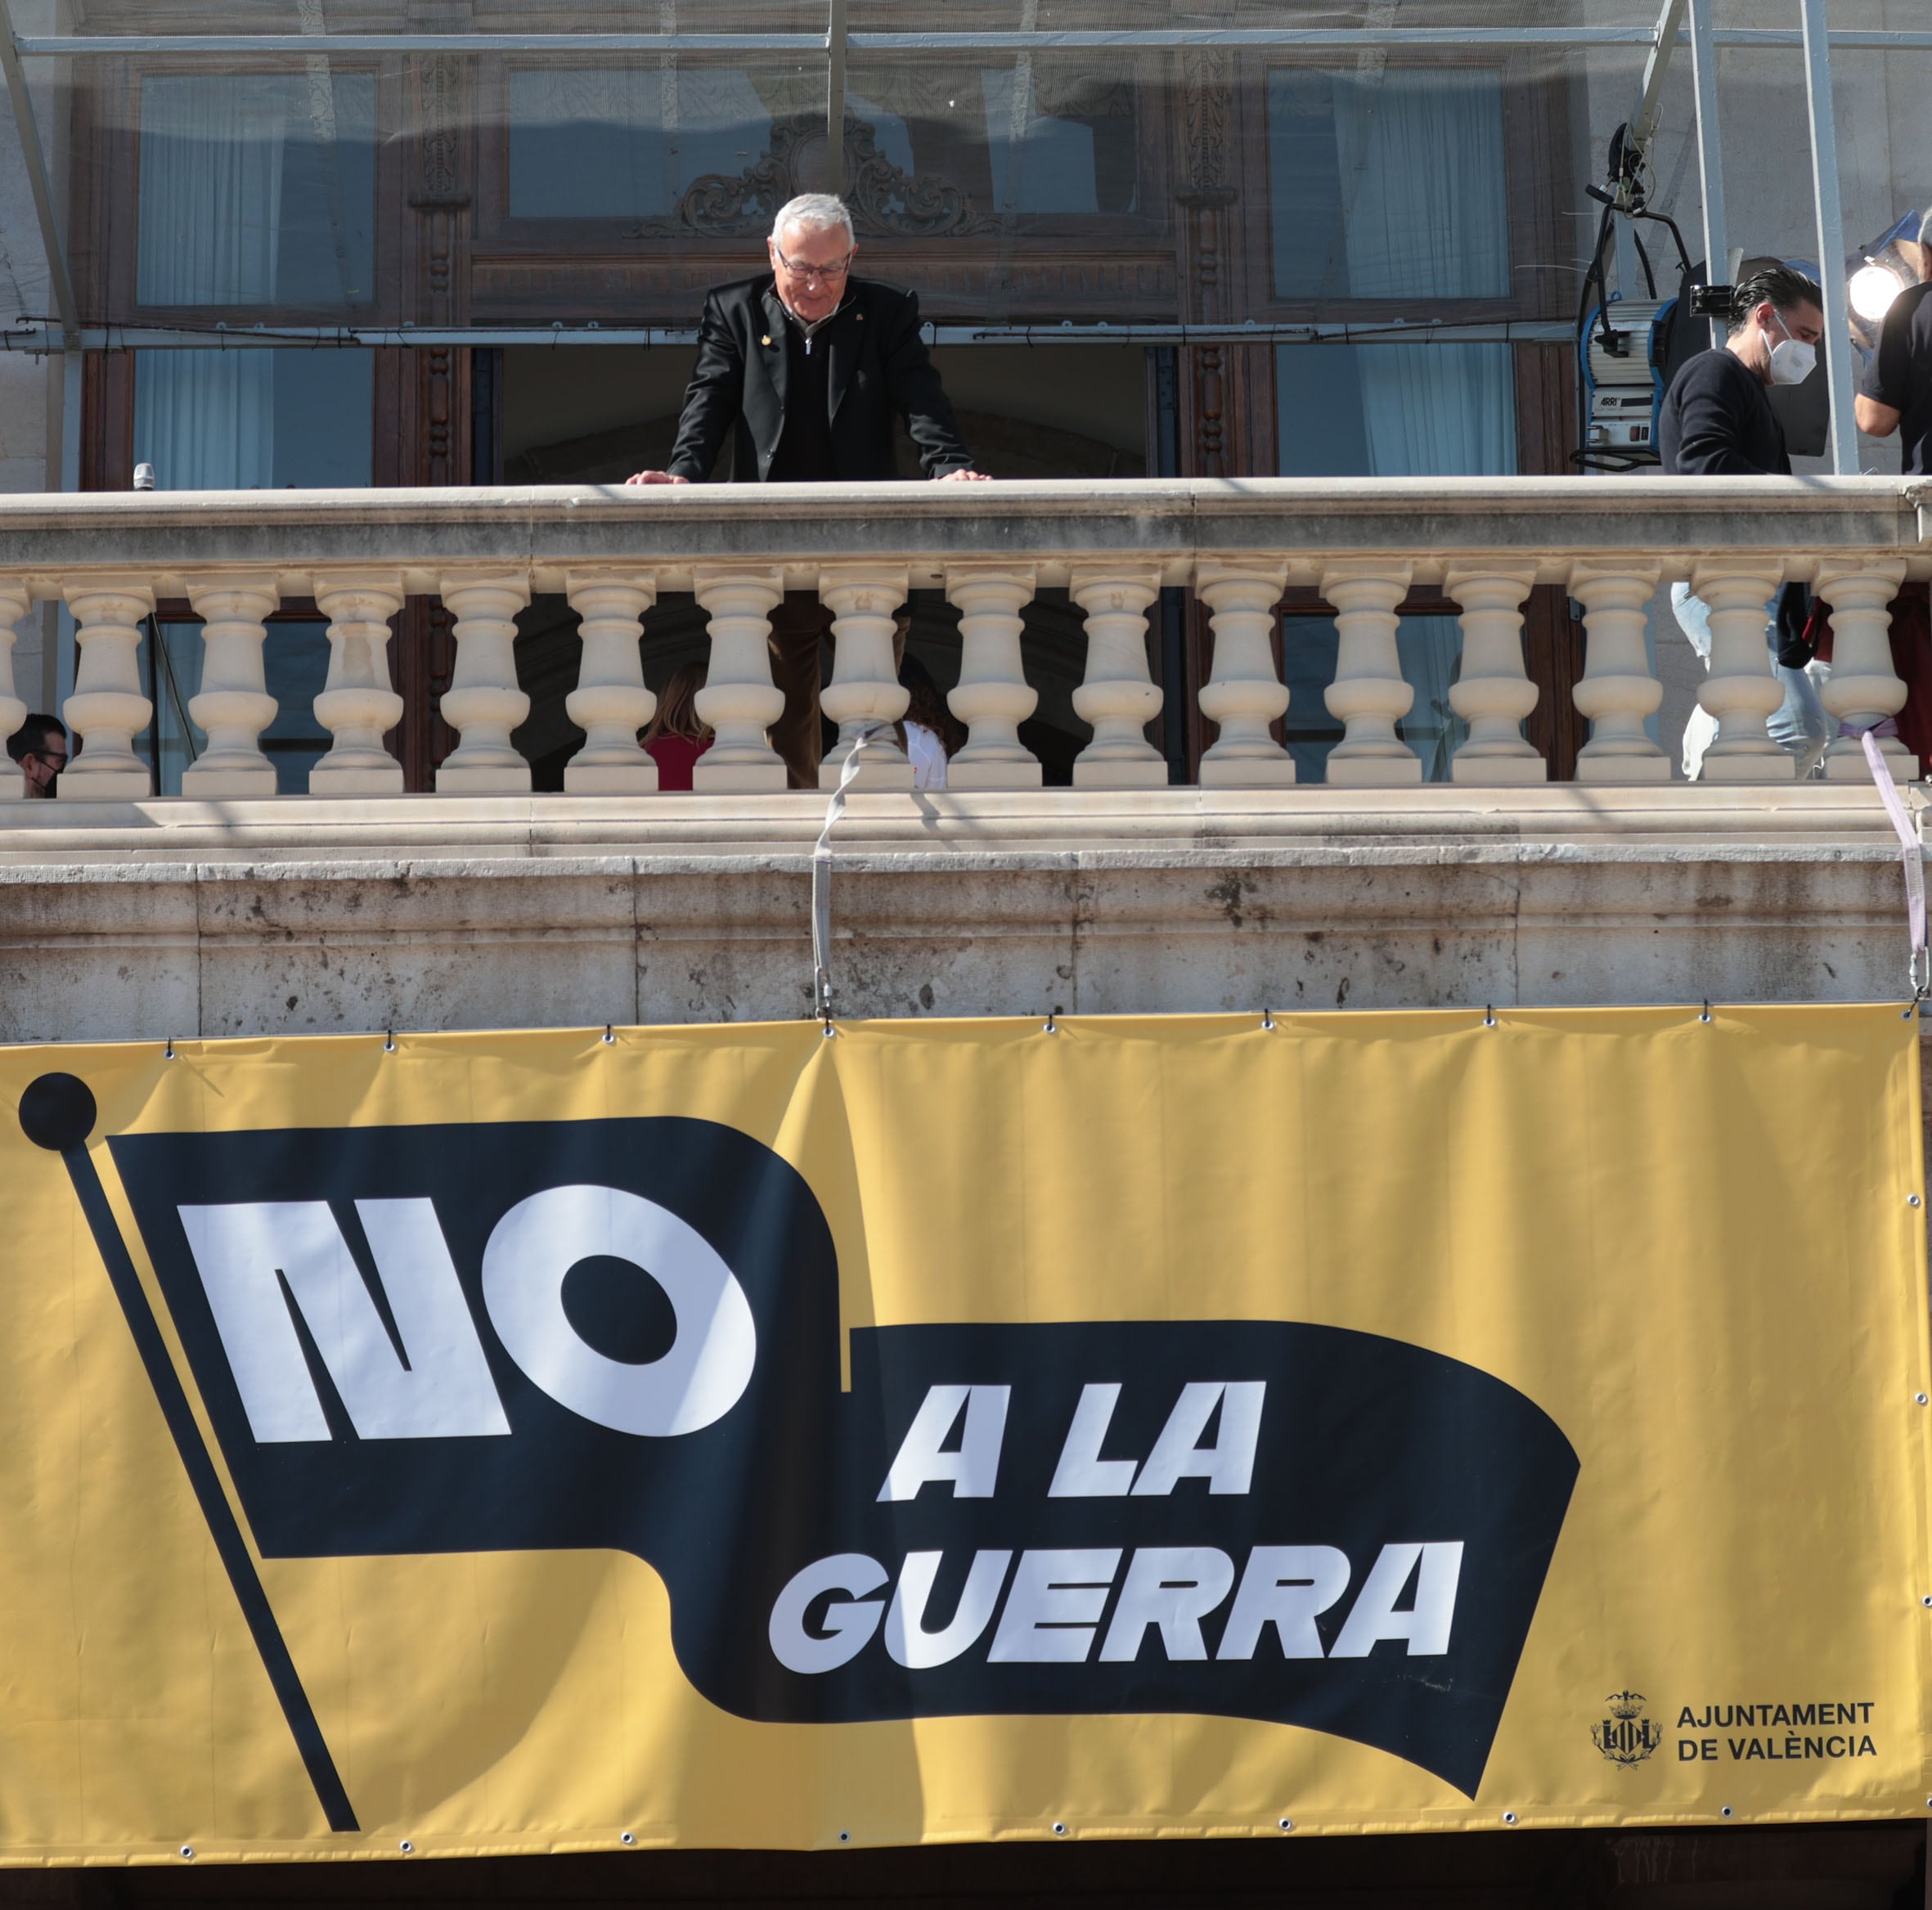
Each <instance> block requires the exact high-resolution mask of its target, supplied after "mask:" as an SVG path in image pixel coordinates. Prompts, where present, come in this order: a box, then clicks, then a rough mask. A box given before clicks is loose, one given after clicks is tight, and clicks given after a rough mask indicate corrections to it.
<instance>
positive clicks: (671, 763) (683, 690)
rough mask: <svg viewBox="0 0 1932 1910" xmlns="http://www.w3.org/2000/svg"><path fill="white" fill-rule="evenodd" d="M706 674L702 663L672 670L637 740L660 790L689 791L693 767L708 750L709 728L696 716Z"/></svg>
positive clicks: (687, 664)
mask: <svg viewBox="0 0 1932 1910" xmlns="http://www.w3.org/2000/svg"><path fill="white" fill-rule="evenodd" d="M705 674H706V672H705V667H704V665H703V664H702V663H681V664H680V665H679V666H678V667H677V668H676V669H675V670H673V671H672V672H671V681H669V682H668V683H667V684H666V685H664V694H663V695H662V696H660V697H659V698H658V713H657V714H656V715H655V716H654V717H652V718H651V720H650V722H649V725H648V726H647V727H646V728H645V730H644V732H643V733H642V735H640V736H639V738H638V741H639V742H640V743H641V744H643V745H644V748H645V754H646V755H648V756H649V757H650V759H651V761H652V762H654V763H655V764H656V765H657V766H658V788H659V789H690V786H691V770H692V768H693V766H694V765H695V763H696V762H697V761H698V758H699V757H701V756H702V755H703V753H705V751H706V750H708V748H710V747H711V726H710V725H709V724H708V723H704V722H702V721H699V716H698V692H699V690H702V689H703V687H704V679H705Z"/></svg>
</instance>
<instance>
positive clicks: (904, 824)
mask: <svg viewBox="0 0 1932 1910" xmlns="http://www.w3.org/2000/svg"><path fill="white" fill-rule="evenodd" d="M825 814H826V798H825V797H824V795H823V794H821V793H815V792H811V791H805V790H801V791H785V792H780V793H772V794H769V795H763V796H663V795H649V796H643V797H595V796H590V797H585V796H471V797H451V796H402V797H393V798H357V799H330V798H318V797H308V796H301V797H294V796H291V797H271V798H260V799H257V800H254V801H230V802H203V801H196V800H194V799H192V798H159V799H153V800H149V801H146V802H88V803H85V804H81V803H64V802H52V803H48V802H3V803H0V871H4V870H9V869H20V868H32V867H35V866H47V865H61V866H68V867H73V868H76V869H82V868H88V867H92V866H103V865H104V866H106V867H109V868H110V869H114V870H120V871H123V872H125V873H128V874H133V873H137V871H138V869H139V867H140V865H142V864H144V863H148V862H160V863H169V864H174V863H186V862H195V863H209V864H213V863H221V862H236V861H240V862H246V863H248V864H250V865H254V866H256V867H258V868H260V869H262V870H264V871H266V870H271V869H273V868H275V867H277V866H280V865H304V866H309V865H318V866H319V865H325V864H327V863H330V862H332V861H345V860H346V861H350V862H354V863H358V864H368V863H372V862H373V863H380V864H381V865H389V864H392V863H393V862H396V861H409V862H412V863H420V862H447V861H455V862H470V861H479V860H492V861H494V860H511V861H514V860H537V859H541V860H552V859H555V858H559V857H563V858H570V857H582V856H595V855H597V854H598V853H600V852H617V853H619V854H621V855H623V856H633V857H638V858H641V859H644V860H646V861H651V862H653V863H655V864H660V865H663V866H665V867H667V868H669V867H672V866H675V865H689V866H690V867H692V868H694V869H695V868H696V867H698V866H699V865H720V858H725V859H727V860H729V859H731V858H737V857H744V856H762V857H779V858H786V857H795V856H799V855H806V856H809V854H810V852H811V848H812V847H813V845H814V844H815V843H816V842H817V840H818V838H819V835H820V831H821V829H823V828H824V820H825ZM833 839H834V847H835V850H836V852H837V855H838V860H839V861H840V863H841V864H845V863H847V862H854V863H856V862H857V861H868V862H869V863H874V864H875V865H877V866H878V867H880V868H882V869H883V868H887V867H892V866H896V865H900V864H901V862H905V865H907V866H910V862H909V861H906V859H908V858H914V859H917V860H918V861H919V863H920V865H922V866H923V867H926V868H929V869H943V868H945V867H947V866H950V865H955V864H956V865H959V867H961V868H966V867H969V866H972V865H975V864H980V865H984V864H986V862H988V861H997V862H1000V863H1005V862H1008V861H1011V860H1013V858H1015V857H1020V856H1045V857H1046V858H1048V859H1049V860H1050V861H1058V860H1061V859H1064V858H1066V857H1068V856H1086V855H1091V854H1103V853H1106V854H1115V855H1120V856H1129V857H1132V858H1138V859H1140V860H1143V861H1150V862H1155V863H1158V862H1163V861H1169V860H1171V859H1173V858H1175V857H1179V856H1188V857H1191V858H1206V859H1208V860H1210V861H1215V862H1220V863H1226V864H1229V865H1238V864H1241V863H1243V862H1247V861H1259V860H1261V859H1267V860H1269V861H1272V862H1274V863H1278V864H1282V863H1295V862H1298V861H1311V862H1312V861H1322V860H1334V859H1336V858H1337V857H1339V858H1341V859H1348V858H1350V857H1354V856H1360V855H1364V854H1369V853H1377V852H1382V851H1384V850H1386V851H1389V852H1393V853H1395V854H1397V855H1398V856H1409V855H1411V854H1413V853H1415V852H1423V851H1427V852H1430V853H1431V854H1435V855H1439V856H1449V857H1450V858H1452V859H1455V860H1464V861H1466V860H1471V859H1479V860H1480V859H1490V858H1494V857H1496V856H1504V857H1510V858H1515V857H1519V856H1525V855H1527V856H1531V857H1534V858H1535V859H1543V858H1545V857H1547V856H1548V855H1549V854H1550V853H1552V852H1562V853H1564V854H1566V855H1573V856H1581V857H1582V858H1583V859H1585V860H1588V859H1592V858H1596V859H1620V858H1622V857H1624V856H1626V855H1628V854H1632V853H1634V854H1637V855H1638V856H1654V855H1656V854H1659V853H1667V854H1668V855H1669V857H1670V858H1671V859H1675V860H1683V859H1690V860H1707V859H1710V858H1713V857H1714V858H1717V859H1719V860H1750V859H1753V857H1754V856H1757V855H1758V854H1759V852H1775V853H1776V854H1777V855H1780V856H1783V855H1795V856H1799V858H1801V859H1802V858H1804V857H1808V856H1814V855H1816V854H1818V853H1820V852H1826V851H1832V852H1843V851H1852V852H1862V851H1863V850H1866V849H1870V850H1872V851H1874V852H1877V853H1879V854H1880V856H1887V857H1895V856H1896V855H1897V853H1898V851H1897V846H1896V838H1894V835H1893V833H1892V829H1891V825H1890V824H1889V822H1888V821H1887V820H1886V816H1885V808H1884V806H1883V804H1882V803H1881V802H1880V799H1879V796H1878V793H1877V791H1876V789H1872V788H1871V786H1870V785H1869V784H1865V785H1863V786H1861V785H1860V784H1856V783H1820V782H1811V783H1801V784H1683V783H1678V784H1654V785H1636V786H1632V787H1625V788H1620V787H1615V786H1597V787H1589V786H1585V785H1582V784H1543V785H1537V786H1531V787H1528V788H1524V789H1474V788H1466V787H1458V786H1455V785H1452V784H1430V785H1426V786H1424V787H1422V788H1418V789H1400V790H1397V789H1332V788H1328V787H1326V786H1323V785H1319V784H1316V785H1304V786H1301V787H1298V788H1289V789H1270V790H1242V789H1198V788H1194V787H1192V786H1187V787H1176V788H1170V789H1146V790H1078V789H1045V790H1026V791H1011V792H1007V791H979V792H975V793H972V794H964V793H950V792H945V791H932V792H925V791H914V792H912V793H878V794H865V793H856V794H851V795H848V797H847V802H846V807H845V811H844V814H843V816H842V817H841V819H840V820H839V822H838V825H837V826H836V828H835V830H834V838H833Z"/></svg>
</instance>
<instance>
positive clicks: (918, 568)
mask: <svg viewBox="0 0 1932 1910" xmlns="http://www.w3.org/2000/svg"><path fill="white" fill-rule="evenodd" d="M1848 548H1881V549H1889V550H1891V551H1898V552H1900V553H1902V554H1903V555H1904V557H1905V561H1906V565H1907V574H1908V575H1910V576H1916V577H1925V576H1932V485H1927V484H1924V483H1915V482H1912V481H1911V480H1901V479H1896V478H1823V477H1819V478H1801V479H1799V478H1720V479H1707V478H1696V479H1692V478H1615V479H1586V478H1578V479H1550V478H1458V479H1431V478H1374V479H1307V478H1219V479H1109V480H1093V481H1088V480H1079V481H1075V480H1070V479H1027V480H1021V481H1013V482H1001V483H998V484H994V485H952V484H929V483H898V484H764V485H756V486H753V485H744V486H739V485H731V484H694V485H681V486H649V487H635V488H631V487H626V486H623V485H585V486H575V487H568V486H529V487H516V486H497V487H492V488H465V489H447V490H382V491H369V490H356V491H300V492H296V491H288V492H276V491H250V492H79V493H65V494H61V495H60V496H57V497H48V496H5V497H0V570H3V571H5V572H7V573H11V574H13V575H15V576H16V577H21V578H23V579H24V580H25V581H27V582H29V584H30V585H31V586H33V587H34V591H35V593H36V594H38V595H49V596H52V595H57V594H59V591H60V588H61V582H62V580H63V578H64V577H66V576H67V575H68V574H69V573H71V572H74V571H75V570H77V569H96V568H113V569H118V570H121V571H124V572H128V573H140V574H141V575H142V577H144V579H146V581H147V582H149V584H150V585H151V587H152V588H153V589H154V591H155V594H156V595H160V596H185V595H186V594H187V591H186V580H187V579H188V578H190V577H192V576H195V575H196V574H199V573H204V572H206V571H207V570H208V569H210V568H211V567H214V568H219V567H222V566H230V565H232V566H243V567H247V568H249V569H258V570H261V571H263V572H267V573H274V574H275V575H276V577H278V578H279V579H280V580H281V588H282V591H283V594H284V595H288V596H306V595H308V591H309V588H310V583H311V578H312V572H313V571H314V570H315V569H317V568H318V567H321V568H330V567H341V566H345V565H354V566H357V567H361V566H368V567H371V568H373V569H389V568H392V567H394V568H400V569H402V573H403V576H404V580H405V582H406V585H407V588H408V589H409V590H410V591H412V592H416V593H418V594H422V595H433V594H434V593H435V591H437V589H438V578H439V577H441V576H442V575H444V574H447V573H448V572H450V571H452V570H456V569H465V568H487V569H490V570H492V571H501V570H506V569H507V570H519V571H522V572H523V573H526V574H527V576H528V581H529V583H530V586H531V588H532V589H533V590H536V591H557V592H561V591H564V588H565V580H566V576H567V573H568V572H569V571H571V570H573V569H581V568H583V567H586V566H595V565H603V564H636V565H644V566H647V567H649V568H650V569H652V570H653V571H654V573H655V576H656V579H657V586H658V589H659V590H660V591H681V590H683V591H688V590H690V588H691V587H692V572H693V571H694V569H696V568H698V567H700V566H703V565H709V564H726V563H729V564H779V565H780V566H781V567H784V569H785V573H786V574H785V582H786V584H787V586H788V587H791V588H797V589H811V588H814V587H815V586H816V584H817V582H818V577H819V573H820V570H821V569H823V568H824V566H825V565H826V564H831V563H863V562H874V561H887V562H891V563H892V564H905V565H907V566H908V567H909V569H910V581H911V582H912V584H913V586H914V587H915V588H917V587H927V588H937V587H939V586H941V583H942V582H943V579H944V575H945V570H946V566H947V564H958V563H960V562H963V561H976V562H999V561H1006V562H1013V561H1022V562H1024V563H1026V564H1029V565H1031V566H1032V567H1033V568H1034V569H1036V573H1037V577H1038V581H1039V582H1040V584H1041V585H1043V586H1055V585H1064V584H1065V583H1066V582H1067V575H1068V573H1069V571H1070V569H1072V566H1073V565H1074V564H1076V563H1090V562H1092V561H1094V560H1107V559H1110V558H1124V557H1129V556H1131V557H1132V558H1134V560H1136V561H1137V562H1141V563H1146V562H1149V561H1153V562H1157V563H1158V564H1160V566H1161V571H1162V576H1163V580H1164V581H1165V582H1170V583H1175V584H1179V583H1184V582H1188V580H1189V577H1190V576H1191V573H1192V569H1193V564H1194V563H1195V561H1196V560H1197V556H1198V555H1199V554H1200V553H1202V552H1203V551H1210V552H1211V551H1230V552H1244V553H1253V552H1257V551H1266V552H1268V553H1269V554H1270V555H1272V556H1274V557H1275V558H1278V559H1279V560H1283V561H1285V562H1286V563H1287V564H1288V566H1289V568H1290V571H1291V582H1308V583H1312V582H1314V580H1315V575H1316V573H1317V572H1318V571H1319V569H1320V567H1321V566H1322V565H1323V564H1328V563H1330V562H1332V561H1334V560H1337V559H1347V558H1351V557H1390V556H1400V557H1401V558H1403V559H1404V560H1408V561H1409V562H1410V563H1412V564H1413V566H1414V576H1415V578H1416V579H1417V581H1419V582H1440V580H1441V577H1442V575H1443V573H1445V571H1446V570H1447V569H1450V568H1452V567H1453V565H1454V564H1456V563H1457V562H1458V560H1459V559H1460V558H1462V556H1464V555H1466V554H1467V553H1470V552H1477V551H1480V552H1481V553H1482V554H1483V555H1485V557H1486V558H1489V559H1491V560H1494V559H1496V558H1498V556H1501V555H1505V554H1507V555H1509V556H1510V557H1511V558H1512V560H1528V561H1529V562H1530V563H1532V564H1534V566H1535V567H1536V569H1537V573H1538V581H1539V582H1562V581H1563V580H1564V579H1565V578H1566V577H1567V576H1568V574H1569V573H1570V567H1571V566H1572V565H1573V564H1575V562H1576V560H1578V558H1579V556H1584V555H1601V556H1603V557H1606V558H1611V557H1624V558H1629V557H1630V556H1632V555H1642V556H1643V557H1645V558H1647V559H1655V560H1660V561H1662V562H1663V563H1665V565H1666V567H1667V568H1668V567H1669V565H1670V564H1672V563H1673V562H1682V561H1684V560H1689V559H1691V558H1693V557H1695V556H1696V555H1700V554H1705V553H1710V552H1713V551H1722V552H1723V554H1724V555H1727V556H1744V555H1775V556H1777V557H1778V558H1780V559H1785V560H1793V559H1795V568H1793V569H1792V574H1799V573H1802V571H1803V570H1804V568H1805V566H1806V564H1807V562H1808V559H1807V556H1806V554H1807V553H1809V552H1813V551H1822V552H1831V551H1836V550H1840V549H1848ZM1298 564H1299V565H1301V566H1305V569H1306V570H1307V575H1306V576H1305V577H1296V576H1294V575H1293V574H1292V573H1294V572H1295V571H1296V567H1297V565H1298Z"/></svg>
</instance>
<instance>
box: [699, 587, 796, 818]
mask: <svg viewBox="0 0 1932 1910" xmlns="http://www.w3.org/2000/svg"><path fill="white" fill-rule="evenodd" d="M691 582H692V588H693V590H694V593H695V595H696V596H697V599H698V601H699V604H700V605H701V606H702V607H703V610H704V613H705V615H706V616H707V617H708V618H710V619H711V666H710V668H709V670H708V672H707V674H706V677H705V683H704V687H703V689H702V690H699V692H698V714H699V717H702V718H703V721H706V722H707V723H708V724H710V726H711V728H712V745H711V748H708V750H706V751H705V753H703V755H702V756H701V757H699V758H698V762H697V766H696V767H695V768H694V769H693V771H691V786H692V787H693V788H694V789H697V790H699V791H700V792H702V793H707V794H711V795H744V794H752V795H756V794H762V793H764V792H765V791H766V790H769V789H784V787H785V766H784V758H783V757H780V754H779V753H778V752H777V751H776V750H775V749H774V748H772V747H771V744H770V743H768V742H767V741H766V738H765V732H766V730H768V729H769V728H770V727H771V725H772V724H774V723H775V722H776V721H778V719H779V718H780V717H781V716H783V715H784V708H785V693H784V691H783V690H780V688H779V687H778V686H777V685H775V683H773V681H771V649H770V644H771V613H772V612H773V611H774V610H775V609H777V608H778V605H779V601H780V599H781V598H782V597H783V596H784V577H783V575H782V574H781V573H780V572H778V571H775V570H731V569H718V570H700V571H698V572H696V573H694V576H693V577H692V580H691Z"/></svg>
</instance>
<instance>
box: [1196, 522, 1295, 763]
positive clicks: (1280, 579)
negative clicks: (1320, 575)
mask: <svg viewBox="0 0 1932 1910" xmlns="http://www.w3.org/2000/svg"><path fill="white" fill-rule="evenodd" d="M1287 583H1288V573H1287V565H1285V564H1274V565H1272V566H1270V565H1268V564H1241V563H1238V562H1235V561H1233V560H1222V559H1220V558H1212V557H1211V558H1206V559H1204V560H1202V564H1201V566H1200V568H1199V569H1198V570H1197V572H1196V573H1195V577H1194V595H1196V596H1197V597H1199V598H1200V600H1202V603H1204V604H1206V605H1207V609H1208V618H1209V621H1210V622H1211V624H1212V625H1213V627H1214V675H1213V676H1212V677H1211V679H1210V680H1209V681H1207V682H1206V683H1205V684H1203V685H1202V689H1201V697H1200V702H1201V713H1202V715H1203V716H1204V717H1209V718H1210V719H1211V721H1215V722H1216V723H1218V724H1220V730H1221V733H1220V735H1219V736H1218V737H1217V738H1215V741H1214V743H1213V744H1211V746H1210V748H1208V750H1207V752H1206V754H1205V755H1203V756H1202V758H1201V786H1202V788H1203V789H1262V788H1269V789H1273V788H1277V787H1280V786H1282V785H1284V784H1289V783H1292V782H1293V781H1294V780H1295V759H1294V757H1292V756H1290V755H1289V754H1288V753H1287V750H1285V749H1284V748H1282V746H1281V744H1278V743H1277V742H1276V741H1275V739H1274V737H1272V736H1271V735H1269V733H1268V726H1269V724H1270V723H1274V722H1277V721H1279V720H1280V719H1281V717H1283V716H1284V715H1286V714H1287V708H1288V689H1287V685H1286V684H1285V683H1283V681H1282V680H1281V676H1280V672H1278V670H1277V669H1276V667H1275V662H1274V606H1275V605H1276V604H1278V603H1279V602H1280V601H1281V597H1282V592H1283V591H1284V590H1286V589H1287Z"/></svg>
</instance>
